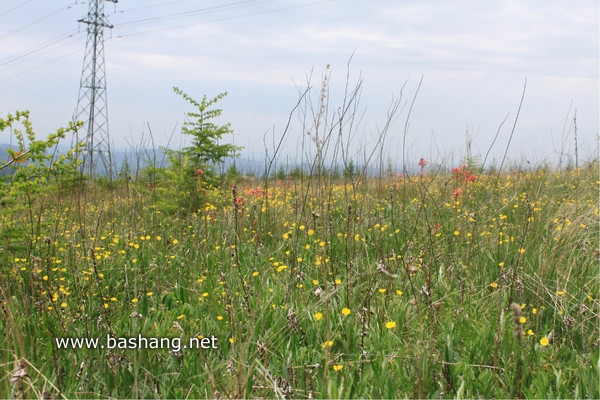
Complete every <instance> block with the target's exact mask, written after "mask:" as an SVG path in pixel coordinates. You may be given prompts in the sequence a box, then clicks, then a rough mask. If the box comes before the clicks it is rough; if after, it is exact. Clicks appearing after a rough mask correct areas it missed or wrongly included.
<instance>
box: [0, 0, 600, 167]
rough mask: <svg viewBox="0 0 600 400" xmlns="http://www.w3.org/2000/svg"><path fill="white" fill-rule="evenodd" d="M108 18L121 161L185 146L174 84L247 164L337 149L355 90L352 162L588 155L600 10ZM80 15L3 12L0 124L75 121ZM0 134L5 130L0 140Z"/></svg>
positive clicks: (318, 9) (131, 0)
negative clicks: (323, 143) (210, 108)
mask: <svg viewBox="0 0 600 400" xmlns="http://www.w3.org/2000/svg"><path fill="white" fill-rule="evenodd" d="M104 6H105V10H104V11H105V14H106V18H107V20H108V21H109V22H110V24H112V25H113V28H112V29H106V30H105V33H104V35H105V43H104V46H105V67H106V86H107V89H106V94H107V101H108V116H109V135H110V140H111V142H112V144H113V146H114V148H115V149H117V150H131V149H134V148H137V149H139V148H143V147H145V148H148V147H151V146H152V144H153V145H155V146H159V145H162V146H168V147H171V148H178V147H180V146H184V145H185V144H186V143H188V142H189V139H188V138H186V137H184V136H182V135H181V126H182V124H183V122H184V121H185V114H186V112H191V111H194V109H193V107H192V106H191V105H190V104H188V103H187V102H186V101H185V100H184V99H182V98H181V97H180V96H178V95H177V94H175V93H174V92H173V89H172V88H173V86H177V87H179V88H180V89H182V90H183V91H184V92H186V93H188V94H189V95H190V96H191V97H193V98H195V99H197V100H201V99H202V97H203V96H204V95H207V96H208V98H213V97H215V96H217V95H218V94H219V93H222V92H228V95H227V96H226V97H225V98H224V99H222V100H220V101H219V102H218V103H217V104H216V105H217V107H218V108H221V109H222V110H223V113H222V115H221V117H219V119H217V120H215V122H216V123H220V124H224V123H231V128H232V129H233V130H234V134H233V135H230V138H229V141H233V142H235V144H237V145H240V146H243V147H244V150H243V151H242V156H243V157H246V158H252V159H254V158H264V157H265V152H266V151H267V152H268V153H269V154H270V155H272V154H273V153H274V150H275V147H276V145H277V143H278V142H279V140H280V138H281V137H282V135H283V133H284V131H285V132H286V134H285V136H284V140H283V142H282V147H281V149H280V151H279V153H278V154H279V156H280V157H281V158H282V159H286V160H292V161H297V160H298V159H299V158H303V157H309V158H310V157H313V156H314V154H315V151H316V149H315V142H314V141H313V140H314V138H315V134H316V133H319V135H320V137H321V138H323V135H324V134H325V133H326V132H327V131H330V130H332V129H333V131H334V132H335V134H334V135H333V136H332V137H334V138H338V135H339V134H340V131H339V129H338V128H337V127H334V126H333V125H332V122H331V121H333V119H332V118H334V116H335V115H336V113H338V110H340V109H342V108H343V106H344V100H346V101H348V100H350V98H349V96H348V95H345V88H346V87H348V88H349V89H350V90H352V89H353V88H356V87H359V88H360V92H359V94H360V96H359V97H358V98H357V99H356V102H355V103H353V104H352V109H351V113H352V114H353V115H354V116H355V120H354V124H353V125H349V124H346V125H344V127H343V129H342V131H341V140H342V142H343V143H344V149H345V150H347V153H346V154H348V156H349V157H352V158H356V159H357V160H358V162H361V160H362V161H364V160H365V159H366V158H367V157H368V155H369V154H370V153H371V152H373V151H374V149H379V148H380V147H382V151H380V150H376V151H375V152H374V154H375V157H381V158H382V159H383V158H385V162H386V163H391V164H393V165H394V166H395V165H398V163H401V161H400V160H404V161H405V162H412V163H416V162H417V160H418V159H419V158H421V157H423V158H425V159H427V160H429V161H430V162H431V163H434V164H435V163H439V164H444V165H450V166H452V165H459V164H460V162H461V160H463V159H464V157H466V156H468V155H470V156H471V157H472V158H477V157H479V159H480V160H482V159H483V158H484V157H485V156H486V154H489V156H488V159H487V163H496V164H498V163H499V161H500V160H501V159H502V158H503V157H504V155H505V154H506V156H507V160H508V161H509V162H513V163H515V164H519V165H522V164H523V163H532V164H534V165H539V164H543V163H551V164H552V163H557V162H561V163H566V162H569V161H570V162H573V161H574V154H575V149H574V145H575V138H576V139H577V146H578V156H579V158H580V159H581V160H584V159H588V160H591V159H593V158H595V157H597V153H598V126H599V120H600V119H599V109H600V104H599V79H598V78H599V11H598V7H599V6H598V1H597V0H580V1H576V2H564V1H552V0H550V1H548V0H528V1H512V0H506V1H503V0H501V1H496V2H481V1H475V0H455V1H453V2H442V1H423V0H418V1H417V0H406V1H392V0H375V1H364V0H325V1H322V0H321V1H319V0H254V1H252V0H246V1H239V0H237V1H236V0H220V1H216V0H204V1H199V0H160V1H159V0H120V1H119V2H117V3H113V2H112V1H106V2H105V3H104ZM87 13H88V4H87V1H83V0H78V1H68V0H53V1H51V2H50V1H47V0H13V1H8V0H0V118H3V117H5V116H6V115H7V114H8V113H14V112H15V111H17V110H25V109H27V110H29V111H30V112H31V120H32V122H33V126H34V129H35V130H36V132H37V133H38V135H39V136H40V137H43V136H45V135H47V134H48V133H50V132H53V131H55V130H56V129H58V128H59V127H61V126H65V125H66V124H67V123H68V121H70V120H71V119H72V118H73V114H74V111H75V108H76V105H77V99H78V95H79V84H80V80H81V71H82V65H83V59H84V50H85V45H86V38H87V32H86V25H85V24H82V23H79V22H78V20H80V19H82V18H84V17H85V16H86V15H87ZM325 76H326V77H327V91H326V97H325V99H326V104H327V106H326V109H325V111H324V112H323V113H322V115H323V118H325V117H326V121H322V122H321V123H319V126H318V129H316V126H315V124H314V122H312V121H314V119H313V120H311V118H312V116H315V115H319V110H320V106H319V99H320V96H321V87H322V82H323V79H324V77H325ZM309 87H311V88H312V89H311V90H310V91H309V94H308V95H307V96H306V97H305V98H304V100H303V101H302V102H300V107H299V108H297V109H295V106H296V105H297V103H298V102H299V100H300V96H301V93H303V92H304V91H305V90H306V89H307V88H309ZM523 92H524V97H523V102H522V106H521V108H520V111H519V105H520V102H521V97H522V95H523ZM394 105H396V106H397V107H396V111H395V113H394V114H393V116H392V117H391V118H390V117H389V113H390V110H392V109H393V108H394ZM517 113H518V118H517ZM290 115H291V119H290V124H289V127H288V129H287V131H286V126H287V124H288V120H289V118H290ZM306 117H308V120H307V118H306ZM309 121H311V122H309ZM515 121H516V123H515ZM388 122H389V123H388ZM308 133H310V135H309V134H308ZM384 133H385V137H384V141H383V145H382V142H381V141H380V140H379V139H380V138H382V135H383V134H384ZM575 133H576V134H575ZM8 137H9V132H0V143H6V142H7V141H8V140H9V139H8ZM327 151H328V152H329V153H328V154H329V155H330V156H331V155H332V154H333V151H332V150H331V148H330V149H329V150H327Z"/></svg>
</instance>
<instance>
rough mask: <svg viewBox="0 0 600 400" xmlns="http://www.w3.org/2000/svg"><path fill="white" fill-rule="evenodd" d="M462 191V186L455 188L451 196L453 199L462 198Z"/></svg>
mask: <svg viewBox="0 0 600 400" xmlns="http://www.w3.org/2000/svg"><path fill="white" fill-rule="evenodd" d="M462 192H463V190H462V189H461V188H458V189H454V192H452V196H451V197H452V199H453V200H457V199H460V198H461V196H462Z"/></svg>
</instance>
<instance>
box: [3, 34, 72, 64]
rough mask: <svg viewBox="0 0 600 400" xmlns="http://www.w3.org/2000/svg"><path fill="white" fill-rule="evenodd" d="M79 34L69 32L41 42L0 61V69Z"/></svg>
mask: <svg viewBox="0 0 600 400" xmlns="http://www.w3.org/2000/svg"><path fill="white" fill-rule="evenodd" d="M79 33H80V32H78V31H71V32H67V33H63V34H62V35H59V36H56V37H54V38H52V39H49V40H47V41H45V42H43V43H41V44H39V45H37V46H34V47H31V48H29V49H27V50H25V51H23V52H21V53H19V54H15V55H14V56H11V57H8V58H5V59H4V60H1V61H0V67H3V66H6V65H9V64H12V63H15V62H17V61H19V60H22V59H23V58H25V57H27V56H29V55H32V54H35V53H37V52H40V51H42V50H45V49H47V48H48V47H50V46H52V45H54V44H56V43H59V42H62V41H63V40H65V39H69V38H71V37H74V36H76V35H77V34H79Z"/></svg>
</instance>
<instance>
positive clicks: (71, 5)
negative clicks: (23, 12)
mask: <svg viewBox="0 0 600 400" xmlns="http://www.w3.org/2000/svg"><path fill="white" fill-rule="evenodd" d="M75 4H77V3H72V4H70V5H68V6H66V7H65V6H63V7H61V8H59V9H57V10H54V11H52V12H50V13H48V14H46V15H44V16H43V17H40V18H38V19H36V20H34V21H32V22H29V23H27V24H25V25H23V26H20V27H18V28H16V29H13V30H12V31H10V32H7V33H5V34H3V35H0V40H2V39H6V38H7V37H9V36H12V35H14V34H15V33H17V32H21V31H23V30H25V29H27V28H29V27H31V26H33V25H36V24H39V23H40V22H43V21H45V20H47V19H50V18H52V17H54V16H55V15H58V14H60V13H61V12H63V11H66V10H68V9H70V8H71V7H73V6H74V5H75Z"/></svg>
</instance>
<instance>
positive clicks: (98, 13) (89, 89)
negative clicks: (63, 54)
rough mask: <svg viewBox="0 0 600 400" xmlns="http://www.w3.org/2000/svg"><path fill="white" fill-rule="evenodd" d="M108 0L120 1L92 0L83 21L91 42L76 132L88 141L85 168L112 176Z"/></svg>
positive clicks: (86, 53) (78, 105) (84, 161)
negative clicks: (106, 45) (106, 48)
mask: <svg viewBox="0 0 600 400" xmlns="http://www.w3.org/2000/svg"><path fill="white" fill-rule="evenodd" d="M105 1H110V2H112V3H117V2H118V0H90V1H89V11H88V14H87V16H86V17H85V18H83V19H80V20H79V22H82V23H84V24H87V42H86V45H85V56H84V59H83V69H82V71H81V82H80V84H79V98H78V100H77V109H76V111H75V115H74V120H75V121H82V122H83V123H84V125H83V127H82V128H81V129H80V130H79V131H78V133H77V135H76V140H77V142H78V143H79V142H85V150H84V152H83V164H82V171H83V172H84V173H86V174H89V175H93V174H94V173H96V172H100V171H102V172H103V173H105V174H107V175H108V177H109V178H111V179H112V177H113V169H114V168H113V163H112V157H111V150H110V142H109V136H108V108H107V101H106V74H105V70H104V28H112V27H113V26H112V25H111V24H110V23H109V22H108V20H107V18H106V15H105V14H104V2H105Z"/></svg>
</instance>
